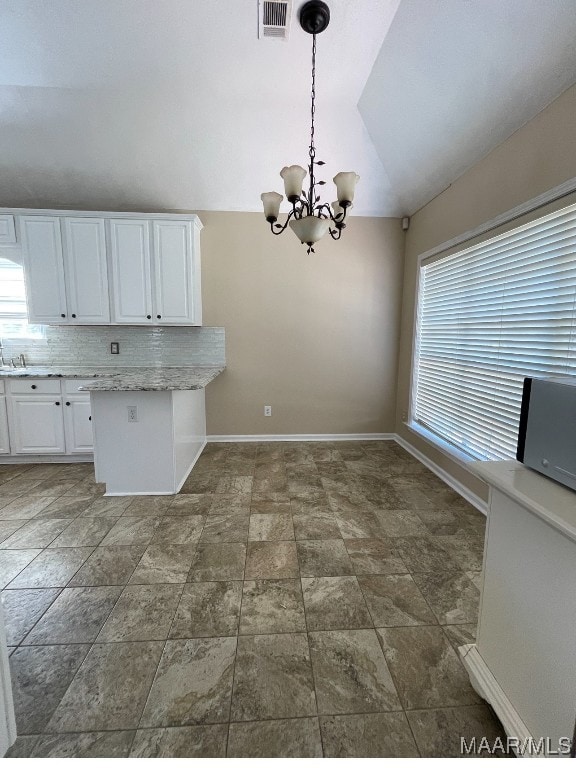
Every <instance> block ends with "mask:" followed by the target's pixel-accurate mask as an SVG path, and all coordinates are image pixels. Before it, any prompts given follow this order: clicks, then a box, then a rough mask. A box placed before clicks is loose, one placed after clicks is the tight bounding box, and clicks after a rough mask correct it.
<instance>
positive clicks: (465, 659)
mask: <svg viewBox="0 0 576 768" xmlns="http://www.w3.org/2000/svg"><path fill="white" fill-rule="evenodd" d="M458 652H459V654H460V659H461V661H462V663H463V664H464V666H465V667H466V671H467V672H468V676H469V678H470V682H471V683H472V687H473V688H474V690H475V691H476V693H477V694H478V695H479V696H480V697H481V698H483V699H484V700H485V701H487V702H488V704H490V706H491V707H492V709H493V710H494V712H496V715H497V716H498V719H499V720H500V722H501V723H502V726H503V728H504V730H505V731H506V735H507V736H511V737H513V738H517V739H518V740H519V742H520V743H522V744H527V743H528V742H530V741H532V740H534V741H537V740H535V739H533V736H532V734H531V733H530V731H529V730H528V728H527V727H526V725H525V723H524V721H523V720H522V718H521V717H520V715H519V714H518V712H517V711H516V709H515V708H514V706H513V704H512V702H511V701H510V699H509V698H508V697H507V696H506V694H505V693H504V691H503V690H502V688H501V687H500V685H499V684H498V681H497V680H496V678H495V677H494V675H493V674H492V672H491V671H490V669H489V668H488V666H487V664H486V662H485V661H484V659H483V658H482V656H481V655H480V652H479V651H478V647H477V646H476V645H475V644H473V643H472V644H469V645H461V646H460V648H458ZM516 754H517V756H518V753H516ZM520 757H536V755H530V754H529V753H528V752H524V753H523V754H521V755H520Z"/></svg>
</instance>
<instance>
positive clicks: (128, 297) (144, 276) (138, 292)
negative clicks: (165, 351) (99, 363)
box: [110, 219, 152, 324]
mask: <svg viewBox="0 0 576 768" xmlns="http://www.w3.org/2000/svg"><path fill="white" fill-rule="evenodd" d="M110 250H111V253H110V258H111V265H112V280H113V293H114V322H115V323H132V324H141V323H145V324H149V323H152V287H151V284H150V237H149V222H148V221H144V220H137V219H112V220H111V221H110Z"/></svg>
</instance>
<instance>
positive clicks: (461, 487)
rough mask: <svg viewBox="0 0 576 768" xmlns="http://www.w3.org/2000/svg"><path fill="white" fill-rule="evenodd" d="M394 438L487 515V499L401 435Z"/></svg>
mask: <svg viewBox="0 0 576 768" xmlns="http://www.w3.org/2000/svg"><path fill="white" fill-rule="evenodd" d="M395 439H396V442H397V443H398V445H400V446H401V447H402V448H404V450H405V451H408V453H411V454H412V456H414V458H415V459H418V461H419V462H420V463H421V464H424V466H425V467H428V469H429V470H430V471H431V472H434V474H435V475H437V476H438V477H439V478H440V479H441V480H443V481H444V482H445V483H446V484H447V485H449V486H450V488H452V489H453V490H454V491H456V493H459V494H460V496H462V497H463V498H464V499H466V501H467V502H469V503H470V504H472V506H473V507H476V509H477V510H478V511H479V512H482V514H483V515H488V502H487V501H484V500H483V499H481V498H480V496H476V494H475V493H472V491H471V490H469V489H468V488H466V486H465V485H463V484H462V483H460V482H458V480H456V479H455V478H454V477H452V475H451V474H449V473H448V472H446V470H445V469H442V467H439V466H438V464H436V462H434V461H432V459H429V458H428V457H427V456H425V455H424V454H423V453H422V452H421V451H419V450H418V449H417V448H414V446H413V445H410V443H409V442H408V441H407V440H405V439H404V438H403V437H400V435H396V437H395Z"/></svg>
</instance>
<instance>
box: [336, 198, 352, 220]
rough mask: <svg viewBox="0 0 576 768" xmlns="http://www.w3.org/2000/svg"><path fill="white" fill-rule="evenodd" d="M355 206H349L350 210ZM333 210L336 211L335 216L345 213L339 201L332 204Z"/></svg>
mask: <svg viewBox="0 0 576 768" xmlns="http://www.w3.org/2000/svg"><path fill="white" fill-rule="evenodd" d="M353 207H354V206H353V205H349V206H348V208H353ZM332 210H333V211H334V216H339V215H340V214H341V213H344V208H342V206H341V205H340V203H339V202H338V200H334V202H333V203H332Z"/></svg>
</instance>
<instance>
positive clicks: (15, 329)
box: [0, 258, 43, 338]
mask: <svg viewBox="0 0 576 768" xmlns="http://www.w3.org/2000/svg"><path fill="white" fill-rule="evenodd" d="M42 336H43V331H42V326H40V325H29V324H28V315H27V311H26V290H25V287H24V269H23V268H22V267H21V266H20V264H16V263H15V262H13V261H10V259H4V258H0V338H39V337H42Z"/></svg>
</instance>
